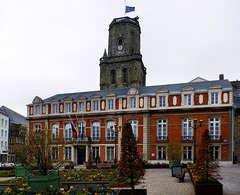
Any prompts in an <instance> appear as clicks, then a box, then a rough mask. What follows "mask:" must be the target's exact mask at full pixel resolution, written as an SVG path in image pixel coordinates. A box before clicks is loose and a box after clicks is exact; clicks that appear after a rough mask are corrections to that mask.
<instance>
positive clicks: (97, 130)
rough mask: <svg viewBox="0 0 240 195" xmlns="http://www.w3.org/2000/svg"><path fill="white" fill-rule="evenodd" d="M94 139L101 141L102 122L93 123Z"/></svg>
mask: <svg viewBox="0 0 240 195" xmlns="http://www.w3.org/2000/svg"><path fill="white" fill-rule="evenodd" d="M92 140H93V141H100V123H99V122H93V123H92Z"/></svg>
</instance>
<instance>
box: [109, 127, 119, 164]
mask: <svg viewBox="0 0 240 195" xmlns="http://www.w3.org/2000/svg"><path fill="white" fill-rule="evenodd" d="M114 127H115V130H114V134H115V157H114V165H116V164H117V139H116V138H117V133H118V132H120V131H121V126H117V125H114ZM117 127H118V131H117ZM110 129H111V131H113V126H112V125H111V126H110Z"/></svg>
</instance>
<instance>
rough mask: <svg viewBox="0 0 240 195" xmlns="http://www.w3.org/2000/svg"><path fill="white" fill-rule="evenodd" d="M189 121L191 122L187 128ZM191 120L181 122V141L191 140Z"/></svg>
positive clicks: (185, 119) (186, 119)
mask: <svg viewBox="0 0 240 195" xmlns="http://www.w3.org/2000/svg"><path fill="white" fill-rule="evenodd" d="M189 120H191V126H189ZM192 125H193V119H191V118H184V119H183V120H182V139H183V140H192V139H193V129H192Z"/></svg>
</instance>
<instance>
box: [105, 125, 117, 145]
mask: <svg viewBox="0 0 240 195" xmlns="http://www.w3.org/2000/svg"><path fill="white" fill-rule="evenodd" d="M111 126H112V129H111V128H110V127H111ZM106 140H107V141H114V140H115V129H114V121H108V122H107V137H106Z"/></svg>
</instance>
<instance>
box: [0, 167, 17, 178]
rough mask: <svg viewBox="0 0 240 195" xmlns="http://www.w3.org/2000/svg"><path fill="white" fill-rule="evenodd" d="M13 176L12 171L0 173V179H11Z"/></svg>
mask: <svg viewBox="0 0 240 195" xmlns="http://www.w3.org/2000/svg"><path fill="white" fill-rule="evenodd" d="M13 176H15V173H14V169H12V170H6V171H0V177H13Z"/></svg>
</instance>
